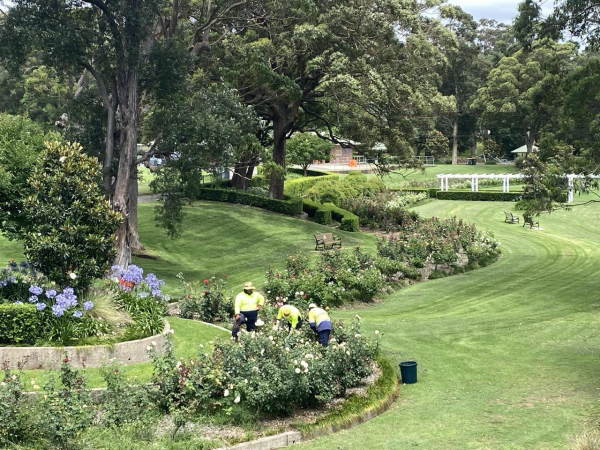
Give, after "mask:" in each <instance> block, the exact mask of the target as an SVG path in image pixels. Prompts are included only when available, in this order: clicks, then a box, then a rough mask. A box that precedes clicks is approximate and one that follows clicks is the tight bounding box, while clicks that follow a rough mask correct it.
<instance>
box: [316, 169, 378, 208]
mask: <svg viewBox="0 0 600 450" xmlns="http://www.w3.org/2000/svg"><path fill="white" fill-rule="evenodd" d="M384 189H385V184H384V183H383V182H382V181H381V180H379V179H371V180H369V179H368V178H367V177H366V176H365V175H364V174H362V173H360V172H350V174H348V176H347V177H346V178H344V179H343V180H341V181H340V180H339V179H335V178H323V179H320V180H319V181H317V182H316V183H315V184H314V185H313V186H312V187H311V188H310V189H308V190H307V191H306V196H307V197H309V198H310V199H311V200H314V201H318V202H320V203H334V204H336V205H340V202H341V201H343V200H345V199H346V198H351V197H356V196H359V195H375V194H378V193H380V192H382V191H383V190H384Z"/></svg>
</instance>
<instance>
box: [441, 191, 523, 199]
mask: <svg viewBox="0 0 600 450" xmlns="http://www.w3.org/2000/svg"><path fill="white" fill-rule="evenodd" d="M521 195H523V194H522V193H521V192H485V191H483V192H470V191H438V192H436V195H435V197H436V198H437V199H438V200H472V201H480V202H486V201H487V202H516V201H517V200H519V198H520V197H521Z"/></svg>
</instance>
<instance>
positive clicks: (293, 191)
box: [284, 172, 340, 196]
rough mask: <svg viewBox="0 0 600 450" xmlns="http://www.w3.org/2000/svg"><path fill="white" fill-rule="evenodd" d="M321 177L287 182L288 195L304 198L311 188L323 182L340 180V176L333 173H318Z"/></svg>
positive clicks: (285, 188)
mask: <svg viewBox="0 0 600 450" xmlns="http://www.w3.org/2000/svg"><path fill="white" fill-rule="evenodd" d="M318 173H319V175H317V176H314V177H310V178H308V177H305V178H297V179H295V180H290V181H286V182H285V185H284V190H285V193H286V194H287V195H299V196H302V195H303V194H304V193H305V192H306V191H307V190H308V189H309V188H311V187H312V186H313V185H314V184H315V183H317V182H318V181H321V180H339V178H340V177H339V176H338V175H336V174H333V173H326V172H318Z"/></svg>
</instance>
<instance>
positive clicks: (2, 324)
mask: <svg viewBox="0 0 600 450" xmlns="http://www.w3.org/2000/svg"><path fill="white" fill-rule="evenodd" d="M39 326H40V317H39V314H38V312H37V310H36V309H35V306H34V305H27V304H12V303H8V304H0V343H2V344H33V343H34V342H35V340H36V339H37V337H38V336H37V335H38V333H39Z"/></svg>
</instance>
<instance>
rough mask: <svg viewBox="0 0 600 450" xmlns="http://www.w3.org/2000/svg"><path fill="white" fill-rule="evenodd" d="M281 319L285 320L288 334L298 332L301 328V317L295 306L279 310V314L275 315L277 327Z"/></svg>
mask: <svg viewBox="0 0 600 450" xmlns="http://www.w3.org/2000/svg"><path fill="white" fill-rule="evenodd" d="M281 319H285V320H286V323H287V326H288V327H289V330H290V333H291V332H292V330H299V329H300V328H301V327H302V316H301V314H300V310H299V309H298V308H296V307H295V306H292V305H285V306H282V307H281V308H279V312H278V313H277V326H279V321H280V320H281Z"/></svg>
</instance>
